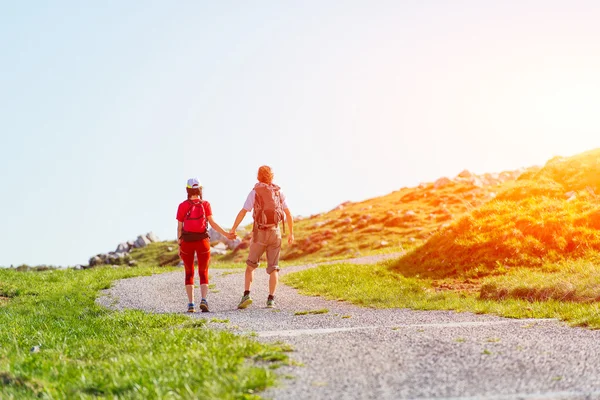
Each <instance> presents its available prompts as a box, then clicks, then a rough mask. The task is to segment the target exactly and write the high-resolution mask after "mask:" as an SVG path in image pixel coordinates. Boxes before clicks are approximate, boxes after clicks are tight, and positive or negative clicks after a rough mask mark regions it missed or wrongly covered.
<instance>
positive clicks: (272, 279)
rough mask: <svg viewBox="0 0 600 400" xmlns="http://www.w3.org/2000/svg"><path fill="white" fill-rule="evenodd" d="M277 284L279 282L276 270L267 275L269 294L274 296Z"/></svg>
mask: <svg viewBox="0 0 600 400" xmlns="http://www.w3.org/2000/svg"><path fill="white" fill-rule="evenodd" d="M277 282H279V272H277V270H275V271H273V272H271V275H269V294H270V295H272V296H273V295H275V289H277Z"/></svg>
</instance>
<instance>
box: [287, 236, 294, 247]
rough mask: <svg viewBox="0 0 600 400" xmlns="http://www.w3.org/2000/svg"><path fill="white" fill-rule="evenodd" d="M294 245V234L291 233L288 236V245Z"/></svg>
mask: <svg viewBox="0 0 600 400" xmlns="http://www.w3.org/2000/svg"><path fill="white" fill-rule="evenodd" d="M292 243H294V234H293V233H290V234H289V235H288V244H289V245H291V244H292Z"/></svg>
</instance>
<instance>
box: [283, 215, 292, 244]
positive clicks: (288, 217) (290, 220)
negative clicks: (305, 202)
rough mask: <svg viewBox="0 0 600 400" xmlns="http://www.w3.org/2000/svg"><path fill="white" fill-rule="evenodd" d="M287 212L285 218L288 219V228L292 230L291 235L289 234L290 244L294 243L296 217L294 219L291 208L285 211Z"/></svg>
mask: <svg viewBox="0 0 600 400" xmlns="http://www.w3.org/2000/svg"><path fill="white" fill-rule="evenodd" d="M283 211H284V212H285V217H286V218H287V223H288V228H289V229H290V233H288V244H292V243H294V217H292V213H291V212H290V209H289V208H286V209H285V210H283Z"/></svg>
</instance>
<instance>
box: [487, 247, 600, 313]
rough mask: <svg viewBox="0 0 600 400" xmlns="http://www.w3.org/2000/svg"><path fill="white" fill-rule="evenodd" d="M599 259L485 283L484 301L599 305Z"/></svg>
mask: <svg viewBox="0 0 600 400" xmlns="http://www.w3.org/2000/svg"><path fill="white" fill-rule="evenodd" d="M599 261H600V255H598V254H595V257H591V256H590V257H588V258H585V259H579V260H575V261H570V262H567V261H563V262H560V263H558V264H548V265H545V266H544V268H542V269H541V270H531V269H527V268H518V269H513V270H510V271H508V272H507V273H506V274H504V275H500V276H496V277H493V278H490V279H485V280H484V281H483V285H482V287H481V293H480V295H481V297H482V298H487V299H496V300H503V299H510V298H517V299H525V300H528V301H532V302H533V301H546V300H558V301H564V302H578V303H592V302H598V301H600V274H598V262H599Z"/></svg>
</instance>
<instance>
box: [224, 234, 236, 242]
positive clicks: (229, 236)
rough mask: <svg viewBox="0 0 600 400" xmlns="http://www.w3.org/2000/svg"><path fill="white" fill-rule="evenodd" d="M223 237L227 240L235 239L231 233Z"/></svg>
mask: <svg viewBox="0 0 600 400" xmlns="http://www.w3.org/2000/svg"><path fill="white" fill-rule="evenodd" d="M225 237H226V238H227V239H229V240H234V239H235V237H236V235H235V233H231V232H229V233H226V234H225Z"/></svg>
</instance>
